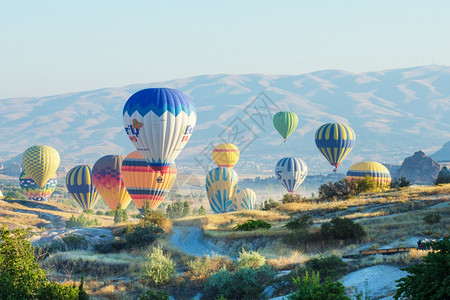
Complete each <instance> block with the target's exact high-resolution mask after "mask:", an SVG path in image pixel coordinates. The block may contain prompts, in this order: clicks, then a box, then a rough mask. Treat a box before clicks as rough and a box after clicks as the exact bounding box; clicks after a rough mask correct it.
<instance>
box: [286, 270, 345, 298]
mask: <svg viewBox="0 0 450 300" xmlns="http://www.w3.org/2000/svg"><path fill="white" fill-rule="evenodd" d="M319 278H320V275H319V273H314V272H311V276H310V275H309V273H308V272H306V273H305V275H304V276H303V277H302V278H300V277H297V278H294V279H293V280H294V283H295V285H296V286H297V290H296V291H295V292H294V293H293V294H291V295H289V296H288V299H289V300H347V299H348V300H350V298H349V297H347V296H345V287H344V285H343V284H342V283H340V282H339V281H336V282H333V281H331V279H330V278H327V280H326V281H325V282H324V283H322V284H320V279H319Z"/></svg>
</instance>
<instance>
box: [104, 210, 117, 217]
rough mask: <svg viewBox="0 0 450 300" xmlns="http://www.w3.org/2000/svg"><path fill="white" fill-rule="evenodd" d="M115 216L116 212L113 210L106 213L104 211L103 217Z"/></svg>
mask: <svg viewBox="0 0 450 300" xmlns="http://www.w3.org/2000/svg"><path fill="white" fill-rule="evenodd" d="M115 215H116V211H115V210H107V211H105V216H110V217H114V216H115Z"/></svg>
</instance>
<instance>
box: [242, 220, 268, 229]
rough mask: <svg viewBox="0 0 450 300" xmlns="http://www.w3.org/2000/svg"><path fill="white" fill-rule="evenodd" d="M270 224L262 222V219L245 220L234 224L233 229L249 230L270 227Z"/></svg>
mask: <svg viewBox="0 0 450 300" xmlns="http://www.w3.org/2000/svg"><path fill="white" fill-rule="evenodd" d="M271 227H272V225H270V224H269V223H267V222H264V221H263V220H256V221H255V220H247V221H246V222H244V223H242V224H238V225H236V227H235V228H234V229H236V230H243V231H251V230H256V229H270V228H271Z"/></svg>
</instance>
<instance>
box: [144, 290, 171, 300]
mask: <svg viewBox="0 0 450 300" xmlns="http://www.w3.org/2000/svg"><path fill="white" fill-rule="evenodd" d="M138 300H169V293H168V292H166V291H155V290H153V289H152V290H148V291H147V292H146V293H145V294H143V295H140V296H139V298H138Z"/></svg>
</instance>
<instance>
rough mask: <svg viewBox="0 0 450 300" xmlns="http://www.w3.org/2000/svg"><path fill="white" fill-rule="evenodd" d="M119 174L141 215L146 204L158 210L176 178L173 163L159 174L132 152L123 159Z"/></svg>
mask: <svg viewBox="0 0 450 300" xmlns="http://www.w3.org/2000/svg"><path fill="white" fill-rule="evenodd" d="M121 172H122V178H123V182H124V183H125V186H126V189H127V191H128V193H129V194H130V196H131V199H132V200H133V203H134V204H135V205H136V207H137V208H138V209H139V211H141V212H142V213H143V211H142V210H143V208H144V207H145V204H146V202H148V206H149V208H150V209H152V210H155V209H157V208H158V206H159V205H160V204H161V202H162V201H163V200H164V196H165V195H166V194H167V193H168V192H169V191H170V189H171V188H172V186H173V184H174V183H175V179H176V177H177V168H176V165H175V163H172V164H171V165H170V166H169V168H168V169H166V171H165V172H164V173H161V172H160V171H159V170H155V169H154V168H152V167H151V166H150V165H149V164H148V162H147V161H146V160H145V159H144V158H143V157H142V155H141V154H140V152H139V151H133V152H131V153H130V154H128V155H127V157H125V159H124V160H123V162H122V168H121Z"/></svg>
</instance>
